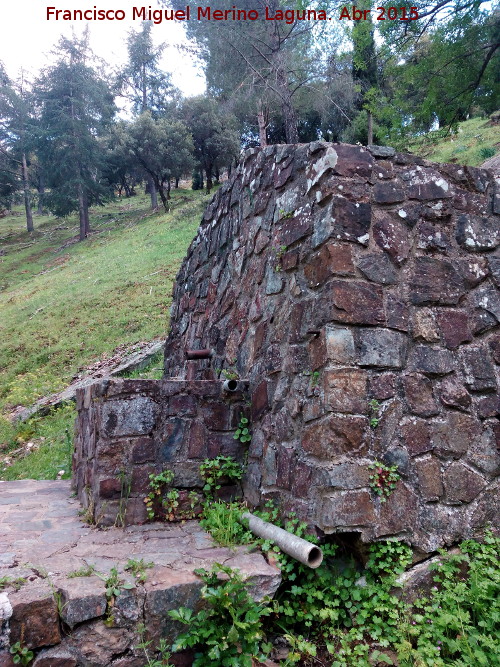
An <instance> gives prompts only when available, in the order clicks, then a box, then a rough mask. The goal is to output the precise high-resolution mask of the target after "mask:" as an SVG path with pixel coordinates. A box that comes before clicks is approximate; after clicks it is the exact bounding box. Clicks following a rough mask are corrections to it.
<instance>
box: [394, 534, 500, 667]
mask: <svg viewBox="0 0 500 667" xmlns="http://www.w3.org/2000/svg"><path fill="white" fill-rule="evenodd" d="M499 562H500V538H498V537H496V536H494V535H493V534H492V532H491V531H490V530H488V531H486V534H485V536H484V541H483V542H477V541H475V540H465V541H464V542H462V543H461V545H460V553H458V554H453V555H449V554H446V552H444V551H441V559H440V561H439V563H437V564H436V565H434V568H433V569H434V571H435V577H434V581H435V584H436V585H435V587H434V588H433V589H432V590H431V594H430V595H429V596H428V597H424V598H421V599H420V600H417V602H416V603H415V605H414V609H413V610H412V611H411V613H408V614H407V616H406V619H405V623H404V625H403V626H402V627H401V636H402V638H401V640H400V642H399V643H398V647H397V648H398V657H399V661H400V663H399V664H400V665H401V667H413V665H419V667H420V666H422V667H444V666H446V665H450V666H452V665H453V666H454V667H481V666H484V667H490V666H492V665H496V664H498V656H499V655H500V568H499V567H498V563H499Z"/></svg>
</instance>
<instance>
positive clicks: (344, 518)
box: [319, 491, 376, 531]
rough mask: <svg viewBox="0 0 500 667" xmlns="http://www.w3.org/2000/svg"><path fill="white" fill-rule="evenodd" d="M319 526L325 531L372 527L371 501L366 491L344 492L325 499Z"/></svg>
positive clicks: (372, 510)
mask: <svg viewBox="0 0 500 667" xmlns="http://www.w3.org/2000/svg"><path fill="white" fill-rule="evenodd" d="M319 516H320V521H319V523H320V525H321V527H322V528H323V529H326V530H327V531H329V530H333V529H337V528H351V527H354V526H372V525H373V524H374V523H375V521H376V518H375V510H374V506H373V501H372V499H371V496H370V494H369V493H368V491H346V492H339V493H336V494H335V495H334V496H331V497H329V498H325V499H324V500H323V505H322V506H321V510H320V515H319Z"/></svg>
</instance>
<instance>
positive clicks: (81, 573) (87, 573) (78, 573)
mask: <svg viewBox="0 0 500 667" xmlns="http://www.w3.org/2000/svg"><path fill="white" fill-rule="evenodd" d="M95 571H96V570H95V565H88V564H85V565H82V567H81V568H80V569H79V570H73V571H72V572H68V574H67V575H66V576H67V577H68V579H74V578H75V577H91V576H92V575H93V574H95Z"/></svg>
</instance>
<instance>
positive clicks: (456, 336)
mask: <svg viewBox="0 0 500 667" xmlns="http://www.w3.org/2000/svg"><path fill="white" fill-rule="evenodd" d="M437 320H438V324H439V328H440V331H441V335H442V336H443V340H444V342H445V345H446V347H448V348H450V349H452V350H454V349H456V348H457V347H458V346H459V345H461V344H462V343H468V342H469V341H471V340H472V333H471V331H470V326H469V318H468V315H467V313H465V312H463V311H460V310H450V309H446V310H441V311H440V312H439V313H438V316H437Z"/></svg>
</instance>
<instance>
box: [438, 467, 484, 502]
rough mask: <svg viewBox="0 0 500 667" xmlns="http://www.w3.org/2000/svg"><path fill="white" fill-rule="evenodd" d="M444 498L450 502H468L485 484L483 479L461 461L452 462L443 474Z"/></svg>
mask: <svg viewBox="0 0 500 667" xmlns="http://www.w3.org/2000/svg"><path fill="white" fill-rule="evenodd" d="M443 482H444V488H445V491H446V499H447V500H448V502H450V503H470V502H471V501H472V500H474V498H476V497H477V496H478V495H479V493H480V492H481V491H482V490H483V489H484V487H485V486H486V482H485V480H484V479H483V478H482V477H481V475H478V474H477V473H476V472H474V471H473V470H471V469H470V468H467V467H466V466H464V465H463V464H462V463H459V462H454V463H452V464H451V465H450V466H449V467H448V468H447V469H446V470H445V471H444V474H443Z"/></svg>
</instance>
